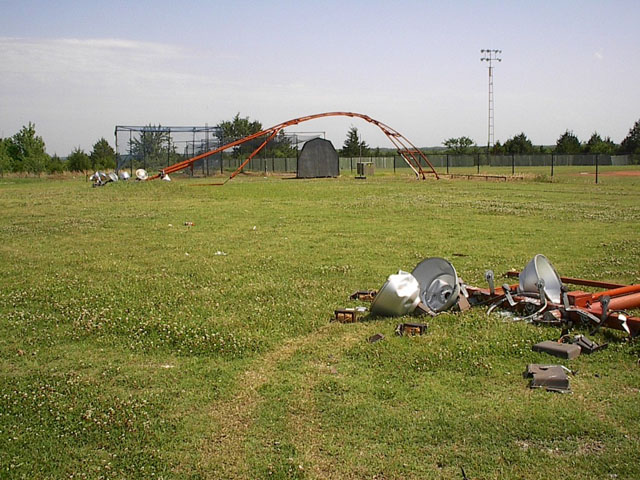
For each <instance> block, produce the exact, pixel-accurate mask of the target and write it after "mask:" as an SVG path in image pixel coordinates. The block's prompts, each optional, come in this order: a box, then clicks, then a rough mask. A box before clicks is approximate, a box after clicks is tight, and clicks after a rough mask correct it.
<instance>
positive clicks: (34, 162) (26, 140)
mask: <svg viewBox="0 0 640 480" xmlns="http://www.w3.org/2000/svg"><path fill="white" fill-rule="evenodd" d="M8 153H9V157H10V158H11V168H12V170H13V171H14V172H28V173H34V174H37V175H40V173H42V171H43V170H44V168H45V165H46V163H47V160H48V155H47V153H46V151H45V145H44V140H42V137H40V136H37V135H36V126H35V125H34V124H33V123H31V122H29V124H28V125H27V126H23V127H22V128H21V129H20V131H19V132H18V133H16V134H15V135H14V136H13V137H11V139H9V145H8Z"/></svg>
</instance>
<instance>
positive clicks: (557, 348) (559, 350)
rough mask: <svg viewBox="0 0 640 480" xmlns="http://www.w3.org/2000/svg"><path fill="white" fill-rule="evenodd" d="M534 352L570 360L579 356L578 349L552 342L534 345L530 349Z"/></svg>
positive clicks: (575, 346)
mask: <svg viewBox="0 0 640 480" xmlns="http://www.w3.org/2000/svg"><path fill="white" fill-rule="evenodd" d="M531 350H533V351H534V352H543V353H548V354H549V355H553V356H554V357H560V358H566V359H572V358H576V357H577V356H578V355H580V351H581V350H580V347H579V346H578V345H572V344H570V343H558V342H555V341H553V340H546V341H544V342H540V343H536V344H535V345H533V346H532V347H531Z"/></svg>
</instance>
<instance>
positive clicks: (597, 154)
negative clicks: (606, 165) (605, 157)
mask: <svg viewBox="0 0 640 480" xmlns="http://www.w3.org/2000/svg"><path fill="white" fill-rule="evenodd" d="M599 158H600V154H599V153H596V185H597V184H598V159H599Z"/></svg>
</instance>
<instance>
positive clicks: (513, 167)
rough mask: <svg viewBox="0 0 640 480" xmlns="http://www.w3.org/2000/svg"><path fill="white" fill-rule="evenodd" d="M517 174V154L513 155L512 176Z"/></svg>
mask: <svg viewBox="0 0 640 480" xmlns="http://www.w3.org/2000/svg"><path fill="white" fill-rule="evenodd" d="M515 174H516V156H515V154H513V153H512V154H511V175H515Z"/></svg>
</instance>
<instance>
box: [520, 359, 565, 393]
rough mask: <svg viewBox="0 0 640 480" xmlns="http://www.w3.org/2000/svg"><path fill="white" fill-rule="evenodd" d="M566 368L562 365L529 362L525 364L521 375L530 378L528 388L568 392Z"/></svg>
mask: <svg viewBox="0 0 640 480" xmlns="http://www.w3.org/2000/svg"><path fill="white" fill-rule="evenodd" d="M567 371H570V370H568V369H567V368H566V367H563V366H562V365H540V364H535V363H531V364H529V365H527V369H526V370H525V372H524V374H523V376H524V378H531V382H530V383H529V388H544V389H545V390H547V391H549V392H558V393H569V392H571V388H570V386H569V377H568V376H567Z"/></svg>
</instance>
